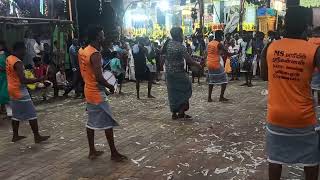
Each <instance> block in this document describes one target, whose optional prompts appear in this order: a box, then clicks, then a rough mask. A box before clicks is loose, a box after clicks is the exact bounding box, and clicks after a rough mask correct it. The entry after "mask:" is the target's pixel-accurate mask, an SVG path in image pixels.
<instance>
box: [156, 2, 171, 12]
mask: <svg viewBox="0 0 320 180" xmlns="http://www.w3.org/2000/svg"><path fill="white" fill-rule="evenodd" d="M158 8H159V9H160V10H161V11H168V10H169V8H170V7H169V3H168V1H166V0H162V1H160V2H159V3H158Z"/></svg>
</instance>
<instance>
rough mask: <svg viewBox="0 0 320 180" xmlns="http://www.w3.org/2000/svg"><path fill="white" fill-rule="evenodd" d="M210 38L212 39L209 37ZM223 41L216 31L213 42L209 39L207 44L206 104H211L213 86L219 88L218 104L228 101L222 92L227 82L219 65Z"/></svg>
mask: <svg viewBox="0 0 320 180" xmlns="http://www.w3.org/2000/svg"><path fill="white" fill-rule="evenodd" d="M211 38H212V37H211ZM221 41H223V31H221V30H218V31H216V32H215V40H213V38H212V39H210V42H209V44H208V57H207V65H208V83H209V92H208V102H212V98H211V96H212V90H213V86H214V85H220V86H221V93H220V99H219V101H220V102H225V101H228V99H226V98H225V97H224V92H225V91H226V88H227V84H228V80H227V74H226V73H225V72H224V68H223V66H222V65H221V64H220V57H221V55H222V54H223V53H224V47H223V45H222V44H221Z"/></svg>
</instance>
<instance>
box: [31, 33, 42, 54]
mask: <svg viewBox="0 0 320 180" xmlns="http://www.w3.org/2000/svg"><path fill="white" fill-rule="evenodd" d="M33 50H34V53H35V56H36V57H41V53H42V51H43V48H42V47H41V42H40V38H39V37H37V38H36V42H35V43H34V45H33Z"/></svg>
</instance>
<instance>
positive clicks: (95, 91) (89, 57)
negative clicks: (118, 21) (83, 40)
mask: <svg viewBox="0 0 320 180" xmlns="http://www.w3.org/2000/svg"><path fill="white" fill-rule="evenodd" d="M103 40H104V32H103V29H102V28H101V27H98V26H92V27H90V28H89V30H88V41H89V45H88V46H87V47H85V48H82V49H80V50H79V65H80V71H81V75H82V77H83V80H84V82H85V87H84V93H85V97H86V101H87V111H88V121H87V125H86V126H87V137H88V142H89V148H90V151H89V159H95V158H97V157H98V156H100V155H102V153H103V152H102V151H97V150H96V148H95V145H94V131H95V130H104V131H105V135H106V138H107V140H108V143H109V146H110V150H111V160H114V161H117V162H119V161H124V160H127V157H126V156H124V155H122V154H120V153H119V152H118V151H117V149H116V147H115V145H114V136H113V128H114V127H115V126H118V123H117V122H116V121H115V120H114V119H113V116H112V112H111V108H110V105H109V103H108V102H107V95H106V89H105V88H106V87H107V88H108V89H109V90H110V91H111V92H114V87H113V86H112V85H110V84H109V83H108V81H107V80H106V79H104V77H103V74H102V57H101V53H100V49H101V47H102V42H103Z"/></svg>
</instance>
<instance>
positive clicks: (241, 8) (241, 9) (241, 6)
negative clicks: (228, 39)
mask: <svg viewBox="0 0 320 180" xmlns="http://www.w3.org/2000/svg"><path fill="white" fill-rule="evenodd" d="M244 2H245V1H244V0H240V12H239V31H240V35H241V36H242V35H243V26H242V23H243V15H244Z"/></svg>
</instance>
